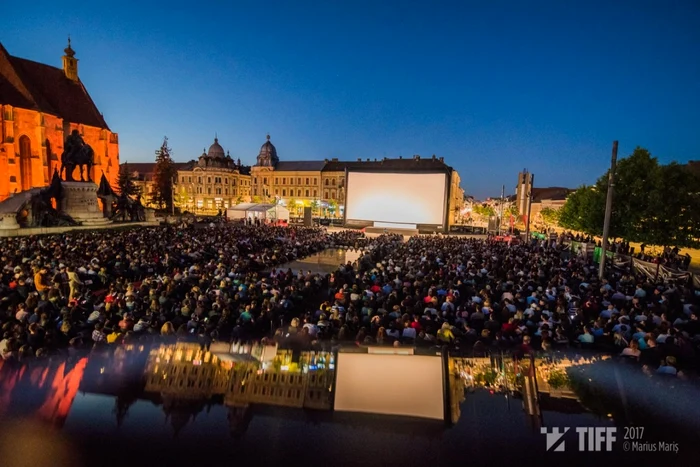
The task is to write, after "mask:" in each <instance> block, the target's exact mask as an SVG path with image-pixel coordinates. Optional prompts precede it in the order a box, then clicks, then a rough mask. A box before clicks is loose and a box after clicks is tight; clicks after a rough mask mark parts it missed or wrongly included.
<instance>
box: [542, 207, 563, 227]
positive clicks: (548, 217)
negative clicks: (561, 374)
mask: <svg viewBox="0 0 700 467" xmlns="http://www.w3.org/2000/svg"><path fill="white" fill-rule="evenodd" d="M560 214H561V210H560V209H554V208H550V207H546V208H542V209H541V210H540V212H539V214H538V217H539V218H540V220H541V222H542V224H543V225H544V228H545V229H546V230H549V228H550V227H553V226H555V225H558V224H559V215H560Z"/></svg>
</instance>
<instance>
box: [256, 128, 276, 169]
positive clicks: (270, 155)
mask: <svg viewBox="0 0 700 467" xmlns="http://www.w3.org/2000/svg"><path fill="white" fill-rule="evenodd" d="M279 161H280V158H279V157H278V156H277V148H275V145H274V144H272V143H271V142H270V135H267V141H265V142H264V143H263V145H262V146H260V154H258V163H257V165H259V166H261V167H276V166H277V164H278V163H279Z"/></svg>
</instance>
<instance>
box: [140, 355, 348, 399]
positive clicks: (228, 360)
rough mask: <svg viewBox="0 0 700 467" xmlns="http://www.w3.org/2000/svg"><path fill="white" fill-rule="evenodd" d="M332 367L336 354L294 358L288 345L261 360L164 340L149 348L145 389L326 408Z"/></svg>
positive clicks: (186, 396) (183, 395) (172, 395)
mask: <svg viewBox="0 0 700 467" xmlns="http://www.w3.org/2000/svg"><path fill="white" fill-rule="evenodd" d="M251 350H252V349H251ZM273 350H274V347H273ZM261 355H262V354H261ZM334 371H335V355H334V354H332V353H329V352H302V353H301V356H300V358H299V361H298V362H293V361H292V353H291V351H287V350H280V351H278V353H277V354H276V356H275V357H274V358H273V359H272V361H269V362H261V361H259V360H257V359H256V358H254V357H253V356H251V355H243V354H229V353H226V354H218V355H214V354H213V353H212V352H208V351H204V350H202V349H201V348H200V347H199V346H198V345H194V344H177V345H169V346H168V345H163V346H160V347H159V348H157V349H154V350H153V351H152V352H151V355H150V358H149V362H148V365H147V367H146V391H148V392H158V393H160V394H161V395H163V396H164V399H165V395H167V396H168V397H170V398H178V399H180V400H195V399H207V398H211V397H212V396H216V395H223V396H224V401H225V403H226V405H231V406H237V407H238V406H246V405H248V404H271V405H281V406H287V407H305V408H314V409H325V410H328V409H330V405H331V404H330V395H331V387H332V384H333V376H334Z"/></svg>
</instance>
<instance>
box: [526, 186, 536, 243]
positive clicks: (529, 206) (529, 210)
mask: <svg viewBox="0 0 700 467" xmlns="http://www.w3.org/2000/svg"><path fill="white" fill-rule="evenodd" d="M529 182H530V183H529V184H528V185H529V186H528V192H527V223H526V224H525V241H526V242H529V241H530V214H532V185H533V184H534V183H535V174H530V181H529Z"/></svg>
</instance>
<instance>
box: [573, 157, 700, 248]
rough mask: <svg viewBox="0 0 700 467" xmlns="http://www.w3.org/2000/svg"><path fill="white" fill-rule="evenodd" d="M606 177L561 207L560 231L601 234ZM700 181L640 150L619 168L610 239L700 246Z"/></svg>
mask: <svg viewBox="0 0 700 467" xmlns="http://www.w3.org/2000/svg"><path fill="white" fill-rule="evenodd" d="M608 175H609V170H608V172H606V174H605V175H603V176H602V177H600V178H599V179H598V181H597V182H596V184H595V185H594V186H583V187H581V188H579V189H578V190H576V191H575V192H574V193H572V194H571V195H569V197H568V198H567V200H566V204H565V205H564V207H563V208H562V209H561V212H560V218H559V223H560V225H561V226H562V227H564V228H567V229H572V230H576V231H580V232H584V233H586V234H589V235H593V236H601V235H602V233H603V221H604V218H605V201H606V196H607V191H608ZM699 187H700V180H699V179H698V176H697V175H695V174H694V173H692V172H691V171H690V170H688V168H687V167H686V166H682V165H679V164H676V163H672V164H668V165H660V164H659V163H658V161H657V159H656V158H655V157H652V156H651V154H650V153H649V151H647V150H646V149H643V148H636V149H635V150H634V152H633V153H632V154H631V155H630V156H629V157H627V158H624V159H621V160H620V161H619V163H618V164H617V168H616V170H615V191H614V198H613V209H612V215H611V217H610V237H611V238H622V239H625V240H627V241H630V242H641V243H647V244H650V245H659V246H678V247H694V246H696V245H698V243H700V214H699V212H700V193H699V192H700V188H699Z"/></svg>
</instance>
